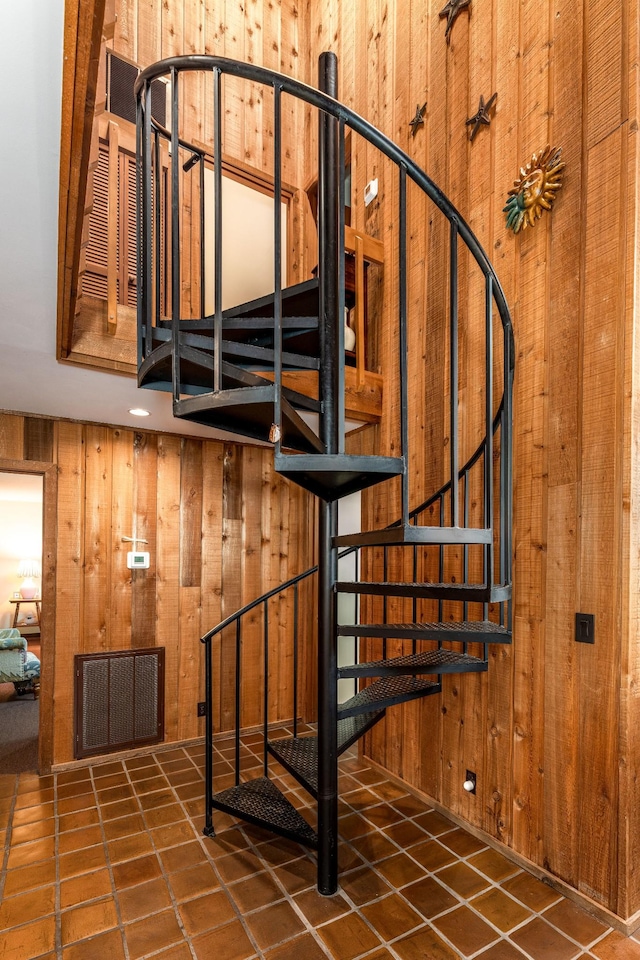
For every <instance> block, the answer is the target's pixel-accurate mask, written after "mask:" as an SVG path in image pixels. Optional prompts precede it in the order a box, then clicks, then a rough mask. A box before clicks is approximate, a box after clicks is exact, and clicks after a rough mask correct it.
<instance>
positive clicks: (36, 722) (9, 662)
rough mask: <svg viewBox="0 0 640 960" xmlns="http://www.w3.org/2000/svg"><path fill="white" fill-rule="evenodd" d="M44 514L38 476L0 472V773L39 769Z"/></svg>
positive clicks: (42, 483) (42, 487) (41, 488)
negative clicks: (37, 676) (36, 676)
mask: <svg viewBox="0 0 640 960" xmlns="http://www.w3.org/2000/svg"><path fill="white" fill-rule="evenodd" d="M43 509H44V478H43V475H42V474H38V473H18V472H13V471H11V472H5V471H2V472H0V630H1V631H2V633H1V634H0V637H2V638H3V639H2V641H1V642H0V774H13V773H28V772H36V771H37V770H38V767H39V758H38V753H39V730H40V703H39V700H38V699H37V697H36V694H37V693H38V692H39V683H38V681H37V680H34V679H31V680H28V681H24V682H20V681H19V676H20V675H21V673H22V672H23V670H25V673H26V675H27V676H31V677H33V676H34V674H35V673H36V666H35V664H36V661H37V663H38V664H41V662H42V635H41V619H42V617H41V613H42V602H41V597H42V579H41V578H42V560H43V517H44V513H43ZM8 631H11V633H8ZM21 648H24V649H21ZM25 661H26V663H25ZM25 668H26V669H25ZM17 678H18V679H17Z"/></svg>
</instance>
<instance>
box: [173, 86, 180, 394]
mask: <svg viewBox="0 0 640 960" xmlns="http://www.w3.org/2000/svg"><path fill="white" fill-rule="evenodd" d="M179 122H180V114H179V110H178V71H177V70H176V68H175V67H172V68H171V341H172V347H171V349H172V359H173V362H172V371H171V379H172V389H173V400H174V403H176V402H177V401H178V400H179V399H180V394H181V392H182V391H181V372H180V157H179V153H180V145H179V140H178V125H179Z"/></svg>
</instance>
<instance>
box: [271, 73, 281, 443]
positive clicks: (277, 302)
mask: <svg viewBox="0 0 640 960" xmlns="http://www.w3.org/2000/svg"><path fill="white" fill-rule="evenodd" d="M281 106H282V104H281V88H280V87H279V86H278V85H277V84H276V85H275V86H274V88H273V136H274V148H273V251H274V278H273V284H274V287H273V289H274V294H273V350H274V357H273V363H274V397H273V399H274V411H273V416H274V422H275V423H276V424H277V426H278V428H279V429H278V431H277V433H276V444H275V449H276V452H277V453H280V449H281V444H282V208H281V202H280V194H281V192H282V162H281V149H282V130H281V126H282V112H281Z"/></svg>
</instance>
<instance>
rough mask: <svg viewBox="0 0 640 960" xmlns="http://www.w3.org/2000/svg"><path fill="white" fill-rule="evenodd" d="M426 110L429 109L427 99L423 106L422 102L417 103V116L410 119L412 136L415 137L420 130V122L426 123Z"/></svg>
mask: <svg viewBox="0 0 640 960" xmlns="http://www.w3.org/2000/svg"><path fill="white" fill-rule="evenodd" d="M426 110H427V101H426V100H425V102H424V103H423V104H422V106H420V104H418V103H416V115H415V117H414V118H413V120H409V126H410V127H411V136H412V137H415V135H416V133H417V132H418V127H419V126H420V124H422V123H424V115H425V113H426Z"/></svg>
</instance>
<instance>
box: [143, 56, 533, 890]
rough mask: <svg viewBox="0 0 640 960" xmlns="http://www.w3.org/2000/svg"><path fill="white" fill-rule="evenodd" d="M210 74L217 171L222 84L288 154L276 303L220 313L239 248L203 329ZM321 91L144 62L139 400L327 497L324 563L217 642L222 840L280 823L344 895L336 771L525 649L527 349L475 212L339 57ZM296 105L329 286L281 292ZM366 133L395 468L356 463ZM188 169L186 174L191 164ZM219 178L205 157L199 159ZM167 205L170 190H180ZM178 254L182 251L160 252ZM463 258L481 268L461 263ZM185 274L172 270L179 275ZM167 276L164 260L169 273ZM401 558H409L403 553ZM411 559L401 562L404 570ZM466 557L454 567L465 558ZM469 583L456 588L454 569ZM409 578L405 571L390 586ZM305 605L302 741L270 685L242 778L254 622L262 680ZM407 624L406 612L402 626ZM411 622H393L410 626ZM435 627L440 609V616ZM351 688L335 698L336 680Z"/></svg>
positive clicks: (208, 63) (315, 283)
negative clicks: (350, 334) (437, 179)
mask: <svg viewBox="0 0 640 960" xmlns="http://www.w3.org/2000/svg"><path fill="white" fill-rule="evenodd" d="M192 71H198V72H200V73H201V74H203V75H204V74H206V75H207V76H209V77H211V78H212V80H213V102H212V116H213V145H212V154H213V157H221V156H222V138H223V117H224V105H223V92H222V81H223V77H226V76H231V77H234V78H242V79H243V80H246V81H248V82H250V83H251V84H259V85H262V86H263V88H264V89H265V90H271V97H272V110H273V148H274V170H273V177H274V241H273V242H274V281H273V286H274V292H273V294H271V295H268V296H265V297H262V298H259V299H254V300H251V301H249V302H246V303H243V304H240V305H237V306H234V307H232V308H228V309H223V308H222V281H223V275H222V252H221V250H222V243H221V242H218V243H216V245H215V256H214V265H213V269H214V276H215V304H214V309H213V311H212V312H211V313H210V314H208V315H205V314H206V313H207V311H206V310H205V307H204V296H202V299H201V310H200V313H201V315H200V316H197V317H190V318H184V317H181V315H180V290H181V278H182V274H181V264H180V256H181V243H180V237H181V229H182V224H181V214H182V211H181V208H180V204H179V202H177V201H176V200H175V198H179V197H180V189H181V182H182V178H184V176H185V173H186V171H187V170H189V169H190V168H192V167H194V166H195V165H197V164H198V161H199V160H203V158H204V152H203V150H202V148H201V147H200V146H197V145H194V144H192V143H188V142H186V141H184V140H182V139H181V138H180V136H179V133H178V131H179V129H180V103H179V90H180V83H179V78H180V75H181V74H183V73H187V72H192ZM158 77H164V78H166V79H168V80H169V81H170V84H171V86H170V89H171V92H172V93H171V96H172V109H171V125H170V127H171V129H170V130H168V129H165V128H163V127H161V126H160V125H159V124H158V123H157V122H156V121H155V120H154V118H153V116H152V113H151V95H150V85H151V83H152V81H154V80H155V79H157V78H158ZM319 78H320V79H319V88H320V89H318V90H316V89H314V88H312V87H310V86H306V85H304V84H302V83H300V82H298V81H295V80H292V79H290V78H288V77H285V76H282V75H280V74H277V73H274V72H272V71H269V70H266V69H263V68H260V67H256V66H254V65H251V64H243V63H238V62H235V61H231V60H227V59H224V58H219V57H209V56H186V57H175V58H172V59H169V60H165V61H162V62H160V63H158V64H155V65H153V66H151V67H149V68H147V69H146V70H145V71H143V73H142V74H141V75H140V77H139V79H138V81H137V84H136V96H137V102H138V135H137V137H138V196H139V227H138V346H139V363H138V365H139V372H138V381H139V385H140V386H141V387H147V388H152V389H161V390H167V391H170V392H171V393H172V396H173V410H174V414H175V416H176V417H182V418H184V419H187V420H191V421H195V422H197V423H201V424H207V425H210V426H212V427H217V428H221V429H224V430H229V431H231V432H233V433H236V434H239V435H242V436H245V437H248V438H252V439H258V440H262V441H267V442H269V443H271V444H272V445H273V448H274V460H275V469H276V470H277V471H278V472H279V473H280V474H281V475H283V476H285V477H287V478H289V479H290V480H291V481H293V482H295V483H297V484H299V485H301V486H302V487H304V488H306V489H307V490H309V491H311V492H312V493H313V494H315V495H317V497H318V498H319V519H318V565H317V567H314V568H312V569H311V570H307V571H305V572H304V573H302V574H300V575H298V576H297V577H294V578H292V579H291V580H289V581H287V582H286V583H284V584H281V585H279V586H278V587H277V588H275V589H274V590H271V591H269V592H268V593H266V594H264V595H263V596H261V597H258V598H257V599H256V600H254V601H252V602H251V603H250V604H248V605H247V606H245V607H243V608H242V609H241V610H239V611H237V612H235V613H234V614H233V615H232V616H230V617H228V618H227V619H225V620H224V621H223V622H222V623H220V624H218V625H217V626H215V627H214V628H213V629H212V630H210V631H209V632H208V633H207V634H206V635H205V637H203V643H204V644H205V651H206V661H205V662H206V698H207V699H206V718H207V719H206V731H207V741H206V771H205V780H206V826H205V833H206V834H208V835H213V831H214V826H213V812H214V811H225V812H227V813H229V814H231V815H233V816H234V817H238V818H241V819H244V820H245V821H248V822H250V823H253V824H257V825H259V826H262V827H266V828H268V829H270V830H271V831H273V832H275V833H277V834H279V835H282V836H285V837H288V838H291V839H294V840H296V841H299V842H300V843H303V844H306V845H308V846H309V847H312V848H314V849H316V850H317V851H318V889H319V891H320V892H321V893H323V894H325V895H330V894H332V893H334V892H335V890H336V889H337V883H338V858H337V846H338V763H337V761H338V757H339V756H340V754H341V753H343V752H344V751H345V750H347V749H348V748H349V747H350V746H351V745H352V744H354V743H355V742H356V741H357V740H358V739H359V738H360V737H362V736H363V735H364V734H365V733H366V732H367V731H368V730H370V729H371V728H372V727H373V726H374V725H375V724H377V723H378V722H379V721H380V720H381V719H382V718H383V717H384V716H385V711H386V710H387V709H389V708H392V707H393V706H395V705H397V704H401V703H405V702H407V701H410V700H416V699H419V698H424V697H427V696H432V695H437V694H438V693H439V692H440V691H441V689H442V685H441V684H442V679H441V678H442V676H443V675H444V674H451V673H457V674H460V673H468V672H473V673H478V672H484V671H486V670H487V669H488V652H487V650H488V645H489V644H493V643H509V642H510V640H511V487H512V454H511V393H512V382H513V362H514V351H513V335H512V327H511V321H510V316H509V311H508V307H507V304H506V302H505V298H504V295H503V293H502V290H501V287H500V284H499V282H498V280H497V277H496V275H495V273H494V270H493V268H492V266H491V264H490V263H489V261H488V259H487V257H486V254H485V253H484V251H483V249H482V248H481V246H480V244H479V243H478V241H477V239H476V238H475V236H474V234H473V233H472V232H471V230H470V228H469V227H468V225H467V224H466V223H465V222H464V220H463V219H462V217H461V216H460V214H459V213H458V212H457V211H456V209H455V208H454V207H453V206H452V204H451V203H450V202H449V201H448V200H447V198H446V197H445V196H444V194H443V193H442V192H441V191H440V190H439V189H438V187H437V186H436V185H435V184H434V183H433V182H432V181H431V180H430V178H429V177H428V176H427V175H426V174H425V173H424V171H422V170H421V169H420V168H419V167H418V166H417V165H416V164H415V163H414V161H413V160H412V159H411V158H410V157H409V156H408V155H407V154H406V153H404V152H403V151H402V150H400V149H399V148H398V147H397V146H396V145H395V144H393V143H392V142H391V141H390V140H389V139H388V138H387V137H385V136H384V135H383V134H382V133H381V132H380V131H378V130H376V129H375V128H374V127H373V126H371V125H370V124H369V123H368V122H367V121H365V120H364V119H363V118H361V117H360V116H358V115H357V114H355V113H354V112H353V111H351V110H350V109H348V108H347V107H345V106H344V105H342V104H340V103H339V102H338V101H337V99H336V93H337V64H336V60H335V57H334V55H333V54H323V55H322V56H321V58H320V68H319ZM285 97H291V98H294V99H295V100H297V101H301V102H302V103H303V104H304V105H305V109H308V108H312V109H313V110H315V111H316V112H317V115H318V144H319V151H318V248H319V256H318V275H317V278H314V279H311V280H307V281H305V282H303V283H299V284H296V285H295V286H292V287H283V285H282V270H281V257H282V253H283V251H282V249H281V243H282V241H281V237H282V231H281V227H282V223H281V217H282V213H281V205H280V197H281V193H282V125H283V109H282V102H283V99H284V98H285ZM347 131H350V132H351V135H353V136H356V135H357V136H358V137H360V138H363V139H364V141H366V143H367V145H368V148H372V149H373V148H375V150H377V151H379V153H380V155H381V156H382V157H383V158H384V162H385V163H389V164H391V166H392V167H393V169H394V171H395V172H394V176H395V177H396V178H397V180H396V184H397V189H396V191H395V197H396V199H395V201H394V202H395V203H396V205H397V206H396V210H395V211H394V218H395V223H396V225H397V230H396V235H397V243H396V248H395V250H394V251H393V258H394V259H393V262H394V270H393V274H394V282H397V296H395V297H394V298H393V302H394V304H395V305H396V306H395V307H394V311H396V312H395V314H394V318H393V319H394V323H396V324H397V330H398V338H397V343H398V346H397V371H398V383H399V389H398V398H397V404H394V405H392V406H393V407H395V410H394V411H393V415H394V416H395V417H396V421H397V422H396V423H395V424H394V426H393V429H392V431H391V433H392V434H393V435H394V436H395V437H397V439H398V443H397V444H396V447H397V449H398V452H397V453H396V454H395V455H373V456H364V455H354V454H351V453H348V452H347V447H348V442H347V439H346V438H347V426H348V424H347V422H346V417H345V349H344V339H343V338H344V328H343V323H342V322H341V321H340V322H339V321H338V318H342V317H343V316H344V308H345V252H344V237H345V214H344V210H345V189H346V188H345V174H344V170H345V135H346V132H347ZM163 145H164V149H165V155H168V156H169V157H170V161H169V167H170V169H169V183H170V190H169V191H168V192H169V194H170V196H171V197H172V198H174V200H173V202H171V212H170V222H169V227H168V231H165V233H166V232H168V233H169V234H170V237H169V240H167V239H166V237H165V238H164V240H163V237H162V233H163V231H162V229H161V216H162V214H161V210H160V205H161V199H160V198H161V197H162V195H163V190H162V183H161V163H160V159H159V158H160V153H161V149H162V148H163ZM185 157H186V158H187V159H186V161H185V162H184V163H183V162H182V160H183V159H184V158H185ZM199 165H200V168H203V166H204V163H200V164H199ZM214 176H215V198H216V200H215V204H214V211H213V219H214V225H215V232H216V236H217V237H220V232H221V227H222V214H221V209H220V202H219V201H218V198H219V197H221V194H222V179H221V178H222V164H221V163H216V164H215V165H214ZM409 189H411V190H412V191H419V192H420V193H421V194H422V195H424V198H426V200H427V201H428V204H429V205H430V208H431V212H430V213H429V216H430V217H432V218H433V217H440V218H443V223H444V224H445V230H444V235H445V250H444V251H443V254H442V255H443V257H444V259H445V260H446V272H445V276H444V279H443V282H444V287H445V293H444V295H443V302H444V305H445V307H444V309H445V312H446V314H447V330H448V333H447V336H446V341H447V342H446V349H445V350H444V356H445V360H444V361H443V362H445V363H446V365H447V376H446V378H445V381H444V382H446V392H447V397H448V404H447V415H448V432H447V436H448V442H447V453H446V456H445V457H444V458H443V462H444V463H445V466H446V474H447V475H446V477H445V478H444V480H443V482H442V484H441V485H440V486H439V488H438V489H437V490H435V491H434V492H433V493H432V495H431V496H429V497H428V498H427V499H426V500H424V501H423V502H421V503H419V504H417V505H415V506H413V507H412V506H411V503H410V501H411V498H412V495H413V490H412V485H411V476H410V463H411V458H410V429H409V423H410V418H411V417H412V416H415V414H414V413H413V412H412V411H413V407H412V404H413V403H415V398H414V397H412V396H411V394H410V389H409V373H408V371H409V364H408V352H409V349H410V334H411V323H412V322H413V313H412V310H413V309H414V308H413V307H411V308H410V307H409V302H408V300H409V298H408V284H409V270H410V267H409V265H408V264H409V260H410V252H411V251H410V247H411V236H410V230H409V226H408V203H407V194H408V190H409ZM166 195H167V191H166V190H165V196H166ZM163 242H165V243H167V244H169V243H170V256H169V255H168V254H167V253H166V251H165V249H164V248H163V247H162V243H163ZM463 257H464V269H463V265H462V262H461V261H462V258H463ZM167 263H169V267H168V268H167V267H166V264H167ZM469 264H472V265H473V268H474V270H475V271H476V272H477V275H478V276H479V278H480V283H479V284H478V285H477V286H478V290H479V294H478V297H477V298H476V299H477V300H479V303H478V304H476V307H475V308H474V309H475V314H476V315H477V317H478V318H479V319H478V323H479V324H480V326H481V328H482V331H483V333H482V342H483V344H484V363H483V369H484V384H482V392H483V397H484V400H483V410H482V423H481V430H480V436H481V437H482V439H481V440H480V442H479V443H478V444H477V445H476V446H475V449H473V450H472V451H470V452H469V453H468V454H467V456H466V459H464V462H462V459H463V458H462V456H461V440H460V416H461V404H460V399H459V398H460V392H459V381H458V377H459V367H460V363H461V360H460V349H459V327H460V311H461V305H460V300H461V298H460V283H461V280H460V278H461V276H462V275H463V274H464V272H465V271H466V272H468V271H469V269H470V267H469ZM163 265H164V266H163ZM163 269H165V270H167V271H168V273H170V276H167V277H166V278H165V279H166V281H167V283H168V286H169V288H170V297H168V298H165V302H166V300H167V299H170V301H171V316H170V317H165V316H164V315H163V310H162V299H163V298H162V296H161V283H162V281H163V277H162V271H163ZM291 371H309V372H311V373H313V374H314V375H316V376H317V383H318V389H317V395H314V393H313V391H303V390H300V389H296V388H295V387H294V386H292V385H291V380H288V378H287V375H288V374H289V373H290V372H291ZM385 481H391V482H392V483H394V484H396V486H398V487H399V503H400V511H399V514H400V515H399V516H398V518H397V520H396V522H395V523H393V524H392V525H391V526H388V527H385V528H384V529H373V530H366V531H364V532H361V533H358V534H350V535H346V536H345V535H342V536H339V535H338V528H337V504H338V501H339V500H340V499H341V498H342V497H344V496H345V495H347V494H350V493H353V492H357V491H359V490H363V489H365V488H366V487H370V486H373V485H376V484H381V483H384V482H385ZM392 551H394V552H393V554H392ZM398 551H399V552H400V555H401V556H402V561H401V562H400V563H398V561H397V559H394V558H397V556H398ZM348 555H351V556H353V557H354V558H355V560H356V575H355V576H354V577H353V579H340V574H339V563H340V557H343V556H348ZM451 556H454V558H455V559H454V561H453V562H452V561H451V560H450V557H451ZM452 570H454V571H455V574H454V573H452ZM392 574H393V576H392ZM311 580H313V581H314V582H315V593H314V595H315V596H317V602H318V610H317V638H314V641H315V642H316V643H317V674H318V692H317V732H316V733H315V734H309V733H308V731H307V732H304V733H301V734H300V735H299V733H298V703H297V701H298V696H297V682H298V672H299V655H298V649H299V644H300V643H301V642H304V643H309V639H308V638H300V637H299V629H298V620H299V616H298V610H299V591H300V590H301V589H302V588H303V587H304V584H305V583H309V582H310V581H311ZM287 593H289V594H291V595H292V597H293V609H294V611H295V615H294V617H293V624H292V637H291V643H292V649H293V672H294V676H293V688H294V695H293V736H291V737H289V738H286V739H283V738H280V739H274V738H273V737H272V735H271V733H270V729H269V725H268V697H269V684H268V679H265V687H264V694H263V699H264V703H263V714H264V757H263V775H262V776H259V777H249V778H247V777H244V776H243V774H242V770H241V767H242V764H241V756H240V729H241V718H242V711H241V699H242V677H241V663H242V642H243V623H244V622H245V618H246V617H248V616H251V617H253V619H254V622H255V615H256V614H255V612H256V610H257V609H258V610H261V611H262V612H263V623H264V644H263V646H264V656H265V664H264V671H263V675H264V677H265V678H268V676H269V668H268V656H269V647H270V641H269V601H270V600H272V599H273V597H276V596H281V595H283V594H287ZM349 596H350V597H352V598H353V599H354V608H355V610H356V613H357V616H355V617H351V618H350V620H351V621H355V622H348V623H345V622H342V623H341V622H340V618H339V616H338V600H339V598H345V597H349ZM397 612H399V613H400V616H398V615H397ZM394 614H396V615H394ZM426 614H428V615H426ZM229 634H231V636H232V637H233V640H232V643H234V645H235V656H236V666H235V704H236V708H235V709H236V716H235V722H236V747H235V774H234V782H233V784H232V785H231V786H229V787H227V788H226V789H224V790H218V791H217V792H214V788H213V784H214V779H213V777H214V771H213V759H212V758H213V726H212V713H213V710H212V699H213V693H212V691H213V681H214V677H213V666H212V655H211V650H212V642H213V640H214V638H216V637H221V636H225V637H228V636H229ZM341 637H351V638H354V644H353V645H354V648H355V649H359V650H360V651H361V652H363V653H364V659H361V658H360V657H359V656H358V657H356V658H355V659H356V662H353V663H351V664H347V665H340V666H339V665H338V657H337V649H338V644H339V642H340V638H341ZM341 679H342V680H344V679H349V680H351V681H352V685H353V688H354V692H353V695H352V696H349V697H348V698H347V699H346V700H343V701H342V702H339V700H338V681H339V680H341ZM270 758H271V759H272V760H273V759H275V760H276V761H277V762H278V764H280V765H281V766H282V767H284V768H285V770H286V771H288V772H289V773H290V774H291V776H292V777H293V778H295V781H297V782H298V783H299V784H301V785H302V787H303V788H304V789H305V790H306V791H307V792H308V794H309V795H310V796H311V797H313V798H314V800H315V801H316V804H317V806H316V813H317V816H316V817H314V818H313V820H314V822H313V823H309V822H308V821H307V820H306V819H304V817H303V816H302V814H301V813H300V812H299V811H298V809H296V807H294V806H293V805H292V803H291V802H290V801H289V799H287V797H286V796H285V795H284V794H283V793H282V792H281V791H280V789H279V788H278V786H277V785H276V783H275V782H274V778H273V777H270V775H269V774H270V770H269V762H270Z"/></svg>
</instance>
